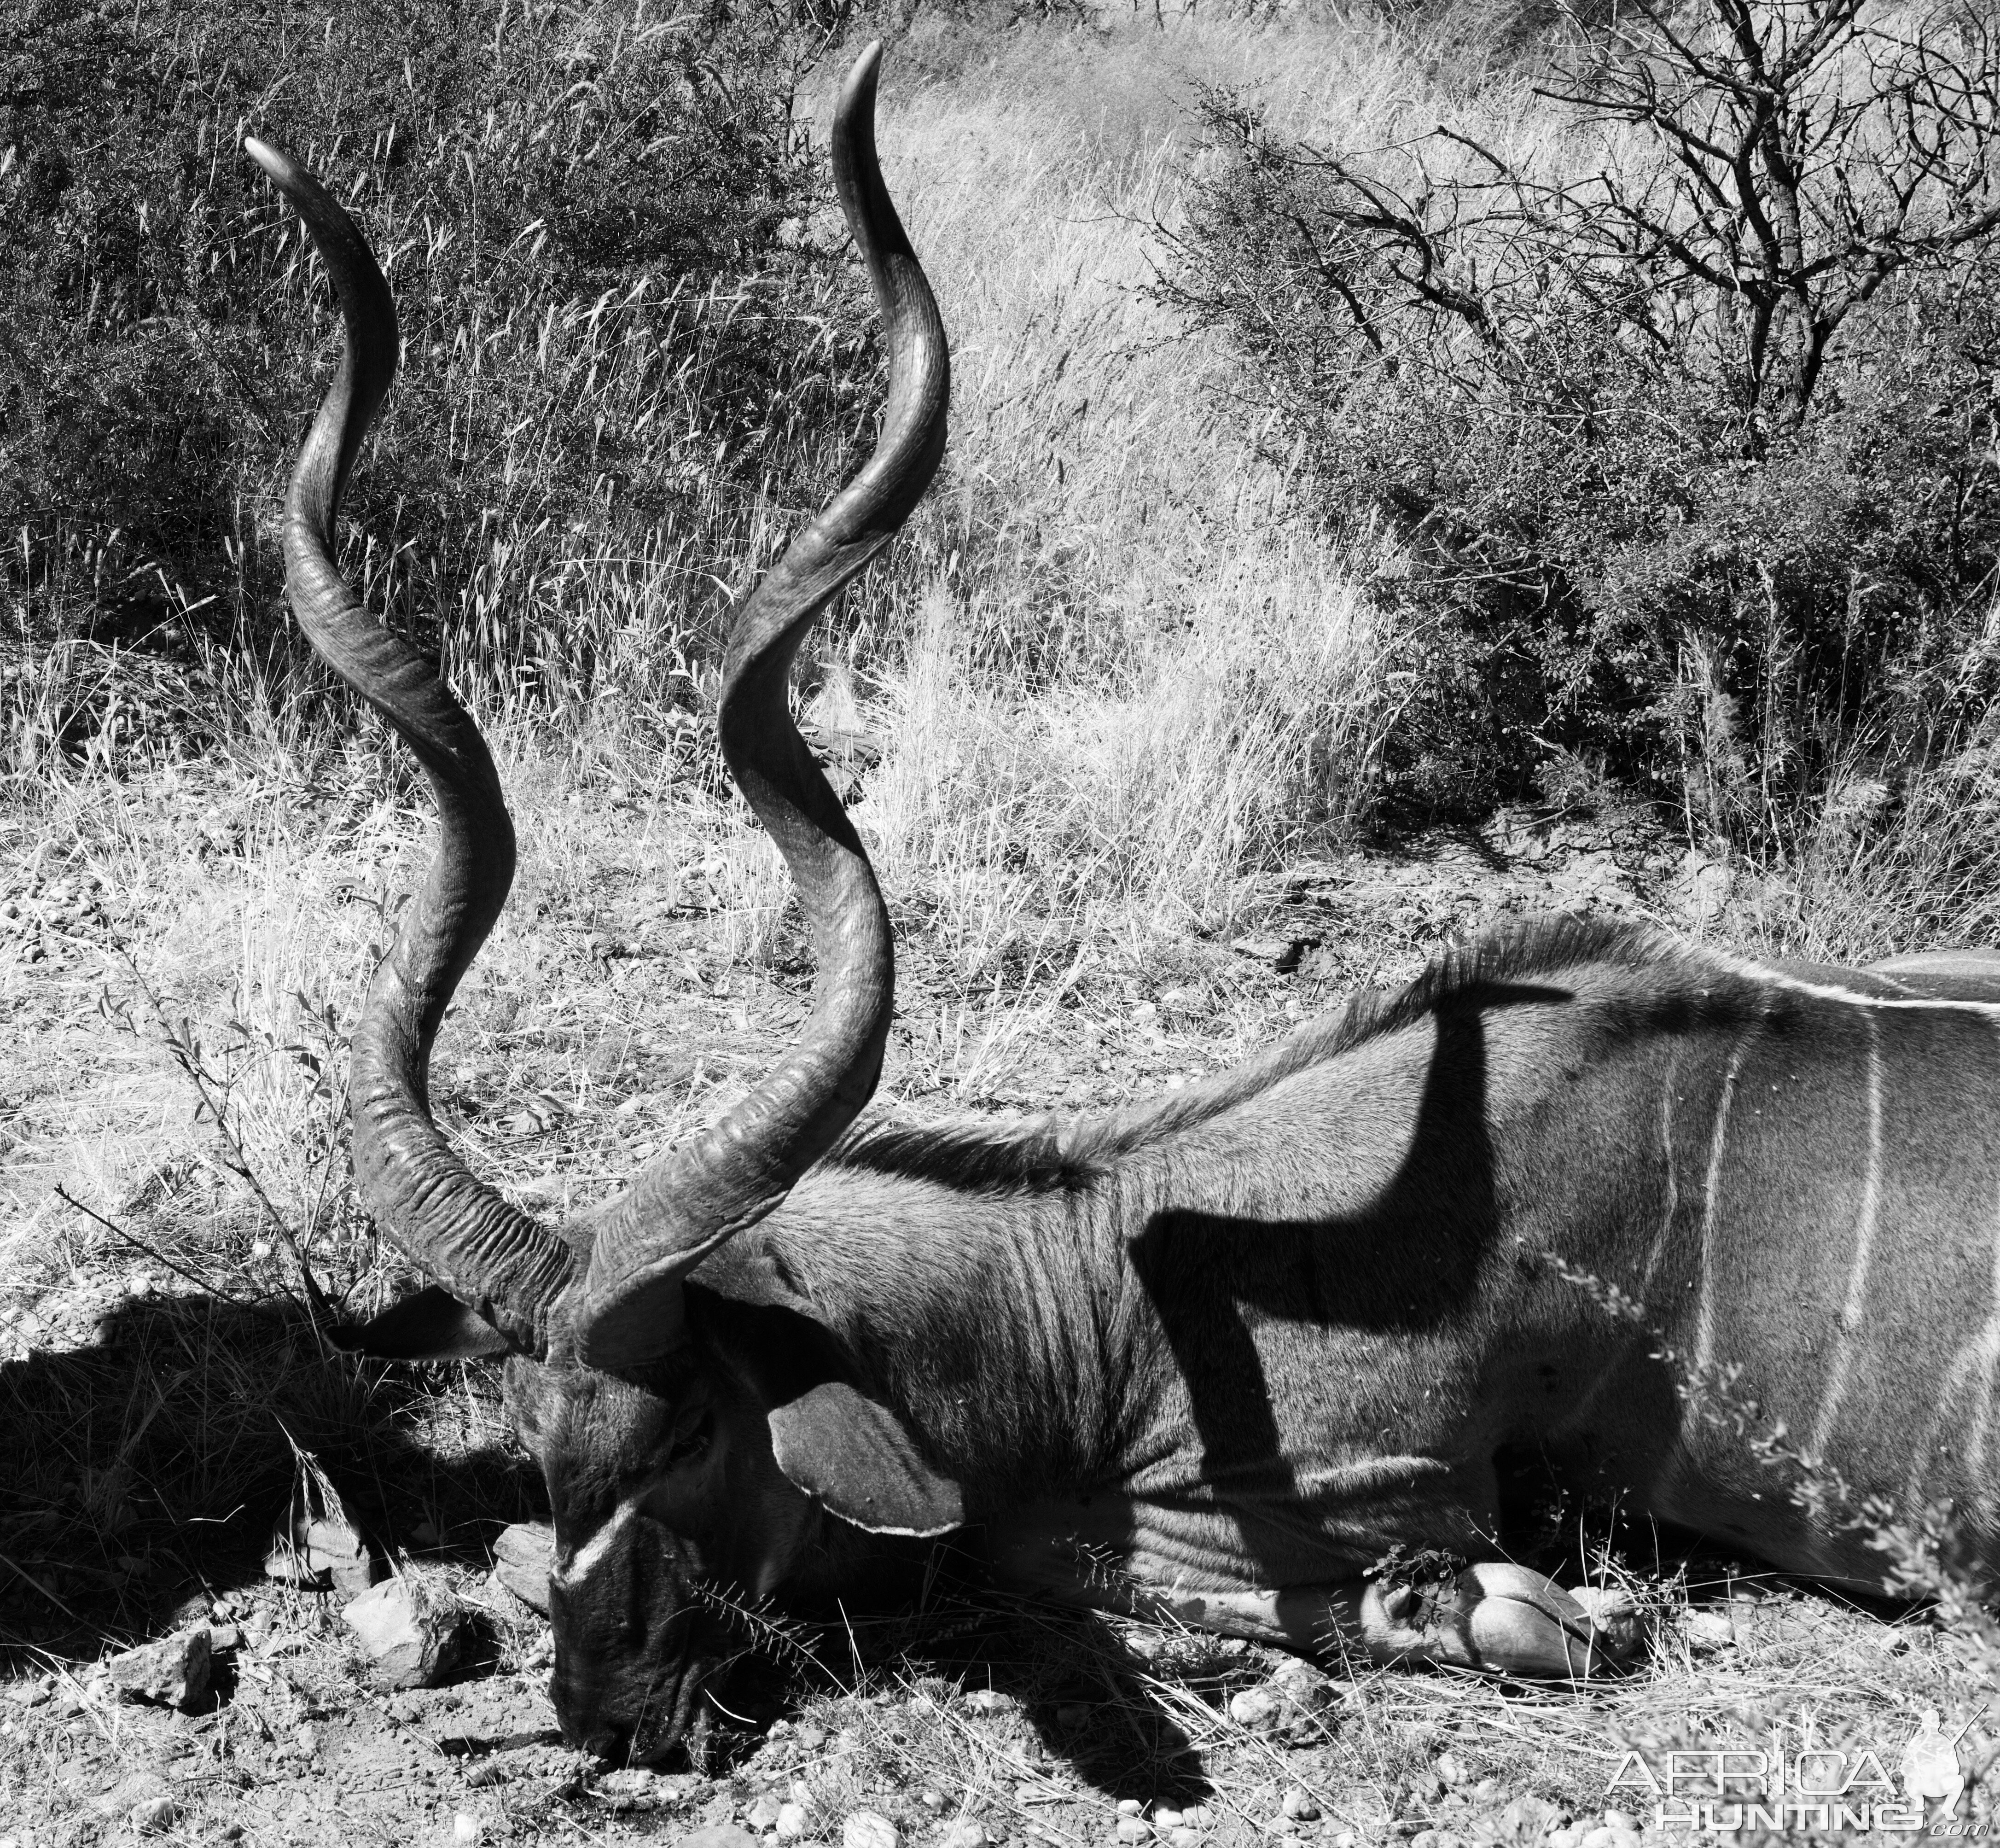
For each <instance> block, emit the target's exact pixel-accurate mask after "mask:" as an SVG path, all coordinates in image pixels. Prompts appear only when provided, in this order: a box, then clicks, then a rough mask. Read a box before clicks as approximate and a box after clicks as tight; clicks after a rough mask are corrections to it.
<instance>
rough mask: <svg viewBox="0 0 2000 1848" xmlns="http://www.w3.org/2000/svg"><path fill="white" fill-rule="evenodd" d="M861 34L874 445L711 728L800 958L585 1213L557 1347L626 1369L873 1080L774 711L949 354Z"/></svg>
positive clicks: (729, 669)
mask: <svg viewBox="0 0 2000 1848" xmlns="http://www.w3.org/2000/svg"><path fill="white" fill-rule="evenodd" d="M880 61H881V47H880V46H879V45H870V47H868V48H867V49H866V50H865V51H863V53H862V54H861V55H860V57H859V58H858V59H856V61H855V64H854V67H853V68H852V71H849V74H848V78H847V81H846V82H845V85H843V87H842V91H841V96H840V102H839V108H838V109H837V111H836V113H835V120H834V130H833V172H834V180H835V185H836V186H838V188H839V193H840V203H841V206H842V210H844V211H845V213H846V215H847V223H848V227H849V230H850V231H852V233H853V234H854V238H855V241H856V244H858V245H859V247H860V249H861V252H862V255H863V257H864V258H865V259H866V262H867V266H868V273H869V276H870V280H871V281H872V282H873V284H874V288H875V299H876V304H877V308H878V310H879V311H880V314H881V316H882V319H883V322H884V327H885V328H886V331H887V341H888V348H889V399H888V405H887V409H886V412H885V413H884V420H883V428H882V433H881V436H880V440H879V441H878V443H877V446H876V450H875V453H874V454H873V456H872V457H870V460H869V461H868V463H867V464H866V467H863V469H862V471H861V472H860V473H859V474H858V475H856V477H855V478H854V479H853V480H852V481H851V482H849V484H848V485H847V486H846V487H845V488H842V490H841V492H839V494H838V495H835V497H834V498H833V499H832V501H831V502H829V503H828V505H827V506H826V507H825V509H823V510H822V511H821V512H820V513H819V514H818V516H817V517H816V518H815V519H814V520H813V522H812V523H811V525H810V526H807V528H806V530H804V532H803V533H800V534H799V536H798V537H797V538H796V539H794V540H793V541H792V543H791V544H790V547H788V548H787V549H786V552H785V554H784V556H783V558H780V560H779V561H778V562H777V564H775V565H774V566H773V567H772V568H771V570H770V571H769V573H768V574H767V575H766V576H765V578H764V579H763V581H762V582H761V583H760V584H759V585H758V586H757V588H756V589H755V591H754V592H752V594H751V595H750V596H749V597H748V599H746V600H745V603H743V605H742V606H741V609H740V610H738V612H737V615H736V620H735V622H734V626H733V627H732V628H731V633H730V639H729V651H728V655H727V660H726V661H725V662H724V677H723V689H722V702H721V707H720V711H719V713H718V714H717V728H718V730H719V731H720V734H721V739H722V749H723V753H724V756H725V758H726V759H727V761H728V764H729V769H730V773H731V775H732V776H734V778H735V779H736V783H737V787H738V788H739V789H741V790H742V792H743V794H744V795H745V797H747V798H748V801H749V803H750V806H751V808H752V809H753V810H754V811H755V813H756V815H757V818H758V820H759V822H762V824H763V825H764V827H765V828H766V830H767V831H768V832H769V834H770V835H771V838H772V839H773V840H775V841H776V842H777V844H778V847H779V850H780V852H781V853H783V855H784V856H785V862H786V865H787V867H789V868H790V871H791V875H792V879H793V884H795V885H796V887H797V891H798V894H799V898H800V901H801V902H802V903H803V905H804V908H805V911H806V914H807V917H808V918H809V919H811V924H812V930H813V941H814V947H815V950H816V951H817V954H818V963H819V968H818V978H817V981H816V982H815V984H814V995H813V1009H812V1013H811V1015H810V1016H809V1017H808V1018H807V1022H806V1024H805V1027H804V1031H803V1032H802V1033H801V1034H800V1037H799V1039H798V1040H797V1042H796V1043H795V1044H793V1046H792V1047H790V1049H789V1050H788V1051H786V1053H785V1054H784V1055H783V1058H780V1061H778V1063H777V1065H776V1067H775V1068H773V1070H772V1071H771V1072H769V1074H768V1075H766V1077H765V1078H764V1079H763V1080H762V1082H760V1083H759V1085H758V1086H756V1088H755V1089H754V1090H753V1091H752V1092H751V1093H750V1094H749V1096H747V1097H745V1099H743V1100H742V1102H741V1103H738V1105H737V1106H735V1107H734V1109H733V1110H730V1111H729V1112H728V1113H727V1114H726V1115H725V1116H724V1117H722V1118H721V1119H720V1120H719V1121H718V1122H717V1123H716V1124H714V1127H711V1128H710V1130H709V1131H707V1133H706V1134H704V1135H703V1136H701V1137H700V1138H698V1139H697V1140H696V1141H693V1143H690V1144H686V1145H682V1147H680V1148H675V1149H673V1150H672V1151H670V1152H668V1153H667V1154H666V1155H663V1156H661V1157H660V1158H658V1159H657V1160H655V1161H654V1162H651V1164H649V1165H648V1166H647V1167H646V1168H645V1169H644V1170H643V1171H642V1172H641V1174H640V1175H639V1176H638V1177H637V1179H636V1180H635V1181H634V1183H633V1184H632V1186H630V1188H629V1189H628V1190H627V1191H626V1192H625V1193H623V1194H622V1195H620V1197H618V1198H616V1199H615V1200H612V1201H610V1202H609V1203H608V1204H606V1206H605V1207H603V1208H602V1209H601V1210H600V1211H599V1214H596V1215H595V1216H594V1218H595V1241H594V1243H593V1244H592V1249H591V1257H590V1263H589V1269H588V1270H587V1272H586V1273H585V1278H584V1282H583V1286H582V1290H580V1292H579V1293H578V1301H577V1307H576V1308H575V1312H574V1315H575V1322H574V1330H573V1332H574V1334H575V1339H576V1343H577V1351H578V1353H579V1355H580V1356H581V1357H582V1358H583V1359H584V1360H586V1361H588V1362H589V1363H592V1365H595V1366H599V1367H630V1366H633V1365H634V1364H637V1363H641V1362H644V1361H645V1360H651V1359H654V1358H656V1357H658V1356H660V1355H661V1354H663V1353H667V1352H669V1351H670V1350H672V1349H673V1348H674V1347H675V1346H676V1345H677V1344H678V1343H679V1341H680V1339H682V1280H683V1279H684V1278H685V1277H686V1275H687V1273H688V1272H689V1270H693V1267H694V1266H696V1264H698V1263H700V1262H701V1260H702V1259H703V1258H704V1257H706V1256H707V1255H708V1254H709V1253H710V1252H712V1251H714V1249H716V1247H717V1245H720V1244H721V1243H723V1242H724V1240H726V1239H727V1238H731V1236H733V1235H734V1234H736V1233H738V1232H740V1231H742V1230H743V1229H744V1228H745V1227H746V1226H749V1225H753V1224H755V1223H756V1221H759V1219H761V1218H763V1217H764V1215H765V1214H767V1213H769V1211H771V1209H772V1208H773V1207H775V1206H776V1205H777V1204H778V1203H779V1202H780V1200H783V1198H784V1197H785V1196H786V1193H789V1192H790V1190H791V1188H792V1186H793V1183H796V1182H797V1180H798V1179H799V1177H800V1176H801V1175H803V1174H804V1172H806V1170H807V1169H809V1168H810V1167H811V1165H813V1163H814V1162H816V1161H818V1159H819V1158H820V1157H821V1155H824V1154H825V1152H826V1151H827V1149H828V1148H829V1147H830V1146H831V1145H832V1143H833V1141H835V1138H837V1137H839V1134H840V1133H841V1132H842V1131H843V1130H844V1129H845V1128H846V1127H847V1126H848V1125H849V1124H850V1123H851V1122H852V1121H853V1120H854V1118H855V1117H856V1114H857V1113H859V1111H860V1110H861V1109H862V1107H863V1106H864V1105H865V1104H866V1103H867V1101H868V1099H869V1098H870V1096H873V1093H874V1089H875V1083H876V1080H877V1079H878V1078H879V1077H880V1075H881V1070H882V1051H883V1046H884V1041H885V1040H887V1036H888V1030H889V1019H890V1010H891V1003H892V1001H893V999H894V981H895V964H894V952H893V950H892V948H891V939H890V932H889V917H888V912H887V909H886V908H885V907H884V905H883V902H882V894H881V891H880V888H878V887H877V884H876V883H875V875H874V873H873V870H872V869H871V868H870V866H869V863H868V856H867V854H866V853H865V852H864V851H863V849H862V846H861V842H860V841H859V839H858V838H857V837H856V835H855V832H854V829H853V827H852V825H851V824H850V823H849V820H848V818H847V815H846V813H845V811H844V810H843V809H842V807H841V805H840V803H839V801H838V800H837V799H836V798H835V795H834V794H833V791H832V790H831V789H830V788H829V787H828V785H827V782H826V779H825V777H824V776H821V774H820V773H819V770H818V766H816V765H815V764H814V762H813V760H812V757H811V754H810V753H809V752H807V749H806V746H805V742H804V740H803V739H802V738H800V736H799V732H798V728H797V726H796V725H794V724H793V722H792V717H791V714H790V709H789V703H788V700H787V689H788V686H789V683H790V675H791V667H792V660H793V656H794V655H796V654H797V651H798V648H799V644H800V642H801V641H803V640H804V637H805V634H806V631H807V629H808V628H809V627H811V624H812V622H813V620H814V618H815V617H818V615H819V613H821V611H822V610H825V608H826V606H827V605H828V603H831V602H832V600H833V599H834V598H835V596H837V595H839V592H840V591H841V589H842V587H843V586H845V585H846V584H847V583H848V582H849V580H850V579H852V578H853V577H854V576H855V575H856V573H857V572H859V571H860V570H861V569H862V568H863V566H864V565H866V564H867V563H868V561H870V559H871V558H873V557H874V556H875V554H877V552H879V551H881V550H882V548H883V547H884V546H886V545H887V544H888V543H889V541H890V540H891V539H892V538H893V537H894V536H895V533H896V531H897V530H898V527H900V526H901V525H902V523H903V521H904V520H905V518H906V517H907V516H908V514H909V512H910V510H911V508H912V507H914V506H915V505H916V503H917V501H918V498H920V497H921V496H922V493H923V492H924V490H925V488H926V487H928V486H929V484H930V479H931V477H932V474H934V473H935V472H936V468H937V465H938V462H939V458H940V457H942V456H943V453H944V440H945V412H946V403H947V401H948V399H949V398H950V359H949V356H948V354H947V353H946V345H945V336H944V328H943V324H942V323H941V322H940V321H939V318H938V311H937V304H936V301H935V300H933V299H932V295H931V291H930V285H929V283H927V282H926V281H925V280H924V273H923V271H922V269H921V268H920V267H919V266H918V262H917V259H916V255H915V252H912V251H911V248H910V242H909V239H908V237H906V236H905V234H904V231H903V227H902V224H901V221H900V220H898V217H897V216H896V209H895V207H894V205H893V204H891V202H890V199H889V194H888V189H887V187H885V186H884V184H883V182H882V170H881V167H880V164H879V163H878V162H877V158H876V154H875V87H876V81H877V75H878V74H879V71H880Z"/></svg>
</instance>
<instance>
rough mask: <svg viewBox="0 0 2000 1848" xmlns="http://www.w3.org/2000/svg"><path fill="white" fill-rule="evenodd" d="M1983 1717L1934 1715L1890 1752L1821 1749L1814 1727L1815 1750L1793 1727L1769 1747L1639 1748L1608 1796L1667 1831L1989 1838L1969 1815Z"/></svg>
mask: <svg viewBox="0 0 2000 1848" xmlns="http://www.w3.org/2000/svg"><path fill="white" fill-rule="evenodd" d="M1982 1711H1983V1710H1982ZM1977 1718H1979V1714H1974V1715H1973V1716H1972V1718H1971V1719H1968V1720H1967V1721H1965V1722H1964V1725H1959V1726H1956V1727H1950V1728H1948V1727H1946V1726H1945V1725H1943V1724H1942V1723H1941V1722H1940V1721H1939V1718H1938V1716H1937V1714H1936V1712H1935V1711H1926V1712H1925V1714H1923V1716H1922V1718H1921V1720H1920V1721H1918V1725H1917V1727H1916V1729H1915V1732H1913V1733H1912V1734H1911V1735H1910V1736H1909V1738H1908V1739H1906V1740H1905V1741H1904V1742H1902V1744H1901V1746H1900V1747H1898V1746H1890V1747H1889V1748H1888V1749H1887V1752H1886V1753H1885V1752H1878V1751H1877V1750H1875V1749H1873V1748H1871V1747H1869V1746H1856V1745H1854V1744H1852V1743H1850V1744H1847V1745H1844V1746H1816V1745H1814V1744H1812V1743H1811V1742H1810V1741H1811V1729H1810V1728H1809V1727H1802V1728H1799V1729H1798V1730H1799V1731H1800V1733H1801V1734H1802V1735H1803V1736H1804V1738H1805V1739H1806V1740H1807V1743H1805V1744H1803V1745H1800V1746H1787V1745H1786V1742H1785V1735H1786V1732H1789V1731H1791V1730H1792V1729H1791V1728H1773V1730H1772V1733H1771V1736H1770V1742H1769V1744H1768V1745H1766V1746H1762V1747H1758V1746H1693V1747H1688V1748H1686V1749H1660V1750H1647V1749H1634V1750H1632V1751H1630V1752H1627V1753H1626V1754H1625V1756H1624V1757H1623V1759H1621V1760H1620V1763H1619V1765H1618V1768H1617V1769H1616V1770H1615V1771H1614V1772H1613V1773H1612V1775H1611V1777H1610V1780H1609V1782H1608V1783H1607V1784H1606V1786H1605V1794H1606V1797H1607V1798H1612V1799H1613V1800H1615V1801H1620V1802H1622V1803H1624V1804H1626V1805H1629V1806H1630V1807H1631V1808H1635V1809H1637V1810H1640V1811H1641V1812H1646V1811H1650V1812H1651V1816H1650V1821H1651V1825H1652V1826H1653V1827H1654V1828H1655V1829H1693V1830H1696V1831H1698V1832H1701V1833H1704V1834H1709V1835H1717V1836H1726V1835H1734V1834H1737V1833H1739V1832H1748V1831H1751V1830H1753V1829H1755V1830H1759V1831H1770V1830H1773V1829H1776V1830H1794V1831H1797V1832H1799V1833H1800V1834H1801V1835H1811V1836H1821V1835H1828V1834H1833V1833H1836V1832H1839V1833H1845V1832H1879V1833H1882V1834H1885V1835H1929V1836H1956V1837H1960V1838H1964V1837H1973V1836H1978V1837H1985V1836H1988V1833H1989V1830H1990V1829H1991V1825H1990V1824H1988V1822H1984V1821H1980V1822H1974V1821H1972V1820H1971V1819H1970V1818H1969V1817H1967V1815H1964V1814H1963V1813H1962V1804H1963V1800H1964V1795H1965V1784H1966V1779H1965V1773H1964V1768H1963V1767H1962V1766H1961V1765H1960V1762H1959V1754H1958V1748H1959V1744H1960V1741H1961V1740H1962V1739H1964V1737H1965V1735H1966V1734H1967V1732H1969V1731H1970V1729H1971V1727H1972V1724H1973V1721H1974V1720H1976V1719H1977ZM1885 1756H1886V1757H1887V1759H1888V1764H1885V1763H1884V1758H1885ZM1889 1764H1893V1765H1894V1775H1891V1772H1890V1770H1889V1768H1888V1765H1889Z"/></svg>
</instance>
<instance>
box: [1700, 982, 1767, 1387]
mask: <svg viewBox="0 0 2000 1848" xmlns="http://www.w3.org/2000/svg"><path fill="white" fill-rule="evenodd" d="M1763 1025H1764V1023H1763V1022H1762V1020H1758V1021H1756V1022H1755V1023H1752V1025H1751V1026H1748V1027H1745V1029H1744V1030H1743V1033H1742V1035H1741V1037H1740V1038H1738V1040H1737V1042H1736V1044H1735V1046H1734V1047H1733V1048H1732V1049H1731V1052H1730V1054H1729V1068H1728V1070H1727V1072H1724V1075H1723V1079H1722V1096H1720V1098H1719V1099H1717V1101H1716V1106H1715V1123H1714V1127H1712V1128H1711V1129H1710V1131H1709V1132H1708V1178H1707V1181H1706V1182H1705V1183H1703V1189H1702V1197H1701V1294H1700V1309H1699V1311H1698V1312H1697V1314H1696V1318H1695V1336H1694V1363H1695V1365H1696V1367H1697V1368H1700V1367H1707V1365H1708V1363H1709V1360H1710V1356H1711V1355H1712V1354H1713V1353H1714V1342H1715V1190H1716V1183H1717V1181H1718V1180H1719V1179H1720V1177H1721V1173H1722V1155H1723V1151H1724V1149H1725V1148H1727V1147H1728V1145H1729V1108H1730V1105H1731V1103H1733V1102H1734V1099H1735V1096H1736V1079H1737V1076H1738V1073H1740V1072H1741V1071H1742V1069H1743V1055H1744V1054H1745V1053H1746V1052H1748V1051H1749V1050H1750V1042H1751V1041H1752V1040H1753V1039H1755V1037H1757V1035H1758V1033H1759V1032H1760V1031H1761V1030H1762V1027H1763Z"/></svg>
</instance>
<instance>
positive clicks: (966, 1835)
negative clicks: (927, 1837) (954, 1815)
mask: <svg viewBox="0 0 2000 1848" xmlns="http://www.w3.org/2000/svg"><path fill="white" fill-rule="evenodd" d="M992 1840H993V1838H992V1836H990V1835H988V1833H987V1832H986V1825H985V1824H984V1822H974V1821H973V1819H972V1818H970V1816H967V1817H964V1818H961V1819H960V1821H958V1822H954V1823H953V1824H952V1825H951V1826H950V1828H949V1829H946V1831H945V1832H944V1835H943V1838H942V1839H940V1840H939V1843H938V1848H991V1843H992Z"/></svg>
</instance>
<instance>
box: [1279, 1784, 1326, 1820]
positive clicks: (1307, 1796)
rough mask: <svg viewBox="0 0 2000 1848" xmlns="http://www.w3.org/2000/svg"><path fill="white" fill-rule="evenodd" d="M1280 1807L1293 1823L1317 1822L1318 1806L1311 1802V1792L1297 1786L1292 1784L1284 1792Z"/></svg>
mask: <svg viewBox="0 0 2000 1848" xmlns="http://www.w3.org/2000/svg"><path fill="white" fill-rule="evenodd" d="M1280 1807H1281V1808H1282V1809H1283V1812H1284V1814H1285V1815H1288V1816H1290V1818H1292V1820H1293V1822H1318V1820H1319V1805H1318V1804H1317V1803H1315V1802H1314V1801H1313V1800H1312V1794H1311V1791H1307V1790H1304V1789H1303V1788H1302V1787H1300V1786H1299V1785H1297V1784H1294V1785H1293V1787H1291V1789H1290V1790H1288V1791H1286V1793H1285V1801H1284V1802H1283V1805H1281V1806H1280Z"/></svg>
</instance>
